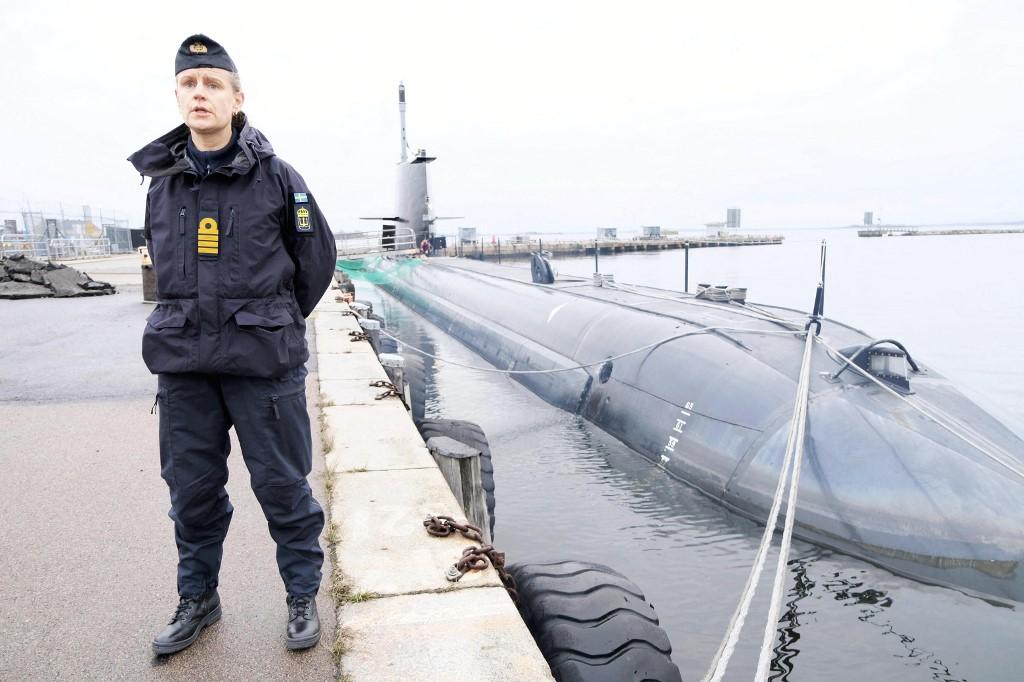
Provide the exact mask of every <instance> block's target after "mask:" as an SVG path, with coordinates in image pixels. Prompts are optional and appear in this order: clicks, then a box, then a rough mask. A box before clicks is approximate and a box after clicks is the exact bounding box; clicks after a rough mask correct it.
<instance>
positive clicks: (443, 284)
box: [339, 107, 1024, 608]
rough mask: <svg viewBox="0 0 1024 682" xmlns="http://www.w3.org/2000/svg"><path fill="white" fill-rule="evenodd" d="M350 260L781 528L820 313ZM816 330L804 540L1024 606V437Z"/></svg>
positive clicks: (850, 334)
mask: <svg viewBox="0 0 1024 682" xmlns="http://www.w3.org/2000/svg"><path fill="white" fill-rule="evenodd" d="M403 108H404V107H403ZM403 143H404V118H403ZM420 186H422V187H424V188H425V186H426V185H425V183H421V184H420ZM424 199H425V197H420V198H419V199H416V198H409V197H406V198H400V201H399V204H400V205H401V204H402V202H405V203H406V205H418V206H423V205H424ZM339 267H341V268H344V269H346V270H348V271H350V272H351V271H353V270H359V271H362V273H363V274H364V275H365V276H366V278H367V279H369V280H370V281H372V282H373V284H375V285H376V286H378V287H379V288H380V289H382V290H383V291H385V292H387V293H388V294H390V295H391V296H393V297H394V298H396V299H397V300H399V301H400V302H402V303H403V304H405V305H406V306H407V307H409V308H411V309H412V310H414V311H416V312H417V313H419V314H420V315H422V316H423V317H424V318H426V319H427V320H429V321H431V322H433V323H434V324H436V325H437V326H438V327H440V328H441V329H442V330H443V331H445V332H446V333H447V334H449V335H450V336H451V337H453V338H454V339H456V340H458V341H460V342H461V343H462V344H464V345H465V346H466V347H468V348H469V349H471V350H473V351H474V352H475V353H477V354H478V355H479V356H481V357H482V358H484V359H485V360H486V361H487V362H489V363H490V364H491V365H493V367H494V368H495V369H497V370H500V371H502V372H506V373H508V375H509V376H511V377H512V378H514V379H515V380H517V381H519V382H520V383H521V384H522V385H524V386H525V387H526V388H528V389H529V390H531V391H532V392H533V393H535V394H536V395H537V396H539V397H540V398H542V399H543V400H545V401H546V402H548V403H550V404H552V405H554V406H556V407H559V408H561V409H564V410H566V411H568V412H571V413H573V414H576V415H579V416H580V417H581V418H583V419H586V420H587V421H589V422H591V423H592V424H594V425H596V426H597V427H599V428H601V429H602V430H604V431H605V432H607V433H608V434H610V435H612V436H613V437H615V438H617V439H618V440H619V441H621V442H622V443H623V444H624V445H626V446H627V447H628V448H630V449H632V450H633V451H635V452H636V453H638V454H639V455H641V456H643V457H645V458H647V459H649V460H650V461H651V462H653V463H654V464H655V465H656V466H658V467H660V468H661V469H663V470H664V471H665V472H666V473H667V474H668V475H669V476H671V477H673V478H675V479H678V480H679V481H682V482H683V483H685V484H687V485H690V486H692V487H694V488H696V489H698V490H699V491H701V492H703V493H704V494H706V495H707V496H709V497H710V498H712V499H714V500H715V501H717V502H718V503H720V504H722V505H724V506H725V507H727V508H729V509H731V510H733V511H735V512H737V513H739V514H741V515H743V516H745V517H748V518H750V519H752V520H754V521H756V522H759V523H761V524H764V523H765V522H766V520H767V516H768V510H769V508H770V507H771V505H772V501H773V494H774V491H775V489H776V484H777V482H778V479H779V475H780V471H781V470H782V464H783V458H784V454H785V451H786V444H787V439H788V436H789V432H790V424H791V422H792V419H793V416H794V414H793V413H794V410H793V399H794V396H795V395H796V391H797V386H798V382H799V380H800V373H801V363H802V358H803V350H804V345H805V338H806V337H805V335H806V334H807V333H810V332H809V329H810V328H811V325H810V324H809V323H808V314H807V312H806V311H798V310H794V309H791V308H784V307H779V306H773V305H766V304H754V303H752V302H748V301H746V300H745V297H744V296H743V292H740V291H732V290H726V289H724V288H718V287H707V288H705V289H704V290H703V291H698V293H697V294H686V293H680V292H676V291H669V290H664V289H658V288H654V287H647V286H630V285H625V284H616V283H614V282H609V281H606V280H605V279H603V278H600V277H598V276H595V277H594V278H593V279H592V280H591V279H585V278H578V277H556V276H555V274H554V272H553V270H552V268H551V266H550V263H549V262H548V261H547V260H546V259H545V258H544V257H543V255H542V254H534V256H533V266H532V268H529V269H527V268H510V267H507V266H504V267H503V266H500V265H494V264H490V263H485V262H481V261H473V260H467V259H457V258H418V257H413V256H406V255H400V254H388V253H384V254H379V255H369V254H367V255H365V256H364V257H362V258H359V259H355V260H348V261H345V260H344V259H342V260H339ZM812 322H814V323H815V324H816V328H815V331H816V332H817V339H816V340H817V342H816V343H815V344H814V345H813V347H812V351H811V358H810V362H811V365H810V379H809V382H810V383H809V388H808V399H807V400H808V401H807V423H806V434H805V442H804V448H805V450H804V452H805V454H804V462H803V470H802V474H801V477H800V481H799V495H798V502H797V506H796V513H795V527H794V535H795V536H796V537H799V538H801V539H803V540H806V541H808V542H811V543H814V544H816V545H819V546H822V547H827V548H831V549H834V550H837V551H840V552H842V553H845V554H848V555H850V556H853V557H857V558H860V559H863V560H866V561H869V562H871V563H874V564H876V565H879V566H881V567H883V568H885V569H887V570H890V571H892V572H894V573H898V574H901V575H905V576H907V577H910V578H913V579H916V580H919V581H922V582H925V583H929V584H934V585H940V586H945V587H949V588H953V589H957V590H960V591H962V592H964V593H967V594H971V595H974V596H978V597H981V598H984V599H986V600H988V601H990V602H994V603H998V604H1002V605H1007V606H1010V607H1012V608H1016V604H1018V603H1020V602H1024V566H1022V562H1024V440H1022V439H1021V438H1020V437H1019V436H1018V435H1017V434H1015V433H1014V432H1013V431H1011V430H1010V429H1008V428H1007V427H1006V426H1004V425H1003V424H1002V423H1000V422H999V421H998V420H997V419H995V418H994V417H993V416H991V415H990V414H988V413H987V412H986V411H985V410H983V409H982V408H981V407H979V406H978V405H977V404H975V403H974V402H972V401H971V400H970V399H968V398H967V397H966V396H965V395H964V394H963V393H961V392H960V391H959V390H957V388H956V387H955V386H954V385H953V384H952V382H950V380H949V379H947V378H946V377H944V376H943V375H941V374H940V373H939V372H937V371H936V370H935V369H933V368H931V367H929V366H928V365H927V364H926V363H924V362H923V361H922V360H921V359H920V358H917V357H914V356H913V355H912V354H911V353H910V352H909V351H908V349H907V348H904V347H903V345H902V344H900V343H899V342H898V341H895V340H892V339H878V338H875V337H872V336H871V335H869V334H867V333H865V332H864V331H861V330H859V329H856V328H854V327H851V326H849V325H846V324H843V323H841V322H839V321H836V320H832V319H829V318H826V317H823V316H822V317H820V318H816V319H814V320H812ZM399 341H401V339H399ZM410 352H413V351H411V350H410Z"/></svg>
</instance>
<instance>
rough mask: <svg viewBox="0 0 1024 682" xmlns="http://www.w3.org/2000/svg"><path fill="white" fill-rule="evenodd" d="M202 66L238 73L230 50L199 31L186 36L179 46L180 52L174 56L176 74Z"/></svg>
mask: <svg viewBox="0 0 1024 682" xmlns="http://www.w3.org/2000/svg"><path fill="white" fill-rule="evenodd" d="M201 66H206V67H210V68H213V69H224V70H225V71H230V72H232V73H238V69H236V68H235V63H234V62H233V61H231V57H229V56H228V51H227V50H225V49H224V48H223V47H221V44H220V43H218V42H217V41H216V40H213V39H212V38H207V37H206V36H204V35H203V34H202V33H197V34H195V35H194V36H189V37H188V38H185V41H184V42H183V43H182V44H181V47H179V48H178V54H177V56H176V57H175V58H174V75H175V76H177V75H178V74H179V73H181V72H182V71H184V70H185V69H198V68H199V67H201Z"/></svg>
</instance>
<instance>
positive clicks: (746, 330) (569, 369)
mask: <svg viewBox="0 0 1024 682" xmlns="http://www.w3.org/2000/svg"><path fill="white" fill-rule="evenodd" d="M715 332H732V333H739V334H744V333H746V334H785V335H786V336H792V335H794V334H802V333H803V332H797V331H795V330H794V331H777V330H765V329H753V328H750V327H702V328H701V329H696V330H694V331H689V332H683V333H682V334H673V335H672V336H667V337H665V338H664V339H661V340H660V341H655V342H654V343H648V344H647V345H644V346H640V347H639V348H634V349H633V350H629V351H626V352H625V353H619V354H618V355H612V356H609V357H607V358H602V359H600V360H595V361H594V362H585V363H582V364H579V365H572V366H571V367H556V368H554V369H499V368H497V367H481V366H479V365H469V364H466V363H464V362H456V361H455V360H449V359H447V358H442V357H440V356H437V355H434V354H433V353H429V352H427V351H425V350H423V349H422V348H417V347H416V346H414V345H412V344H411V343H408V342H407V341H403V340H402V339H400V338H398V337H397V336H395V335H394V334H391V333H389V332H386V331H384V330H383V329H381V330H380V333H381V336H386V337H388V338H389V339H394V340H395V341H398V342H399V343H401V344H402V346H404V347H405V348H408V349H409V350H412V351H415V352H417V353H419V354H420V355H423V356H426V357H428V358H432V359H434V360H437V361H438V362H443V363H447V364H449V365H455V366H456V367H464V368H466V369H473V370H476V371H478V372H493V373H495V374H555V373H557V372H573V371H575V370H577V369H585V368H587V367H596V366H597V365H603V364H604V363H606V362H613V361H615V360H619V359H621V358H625V357H629V356H630V355H636V354H637V353H642V352H644V351H646V350H652V349H654V348H657V347H658V346H661V345H664V344H666V343H668V342H670V341H676V340H678V339H685V338H686V337H688V336H697V335H700V334H712V333H715Z"/></svg>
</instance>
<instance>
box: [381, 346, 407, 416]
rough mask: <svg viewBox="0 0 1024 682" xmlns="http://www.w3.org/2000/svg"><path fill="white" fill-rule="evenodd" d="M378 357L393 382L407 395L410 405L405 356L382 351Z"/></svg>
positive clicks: (399, 390)
mask: <svg viewBox="0 0 1024 682" xmlns="http://www.w3.org/2000/svg"><path fill="white" fill-rule="evenodd" d="M377 359H378V360H380V364H381V366H383V367H384V372H385V373H387V375H388V379H390V380H391V383H392V384H394V386H395V388H396V389H398V392H399V393H401V394H402V395H403V396H405V404H406V405H410V404H411V403H410V396H409V387H408V385H407V384H406V383H405V358H403V357H402V356H401V355H399V354H398V353H381V354H380V355H378V356H377Z"/></svg>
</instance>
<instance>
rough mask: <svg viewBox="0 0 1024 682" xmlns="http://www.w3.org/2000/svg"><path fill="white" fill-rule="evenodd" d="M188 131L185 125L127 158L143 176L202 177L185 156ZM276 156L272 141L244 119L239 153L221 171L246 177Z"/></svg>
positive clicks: (240, 131) (239, 133) (239, 136)
mask: <svg viewBox="0 0 1024 682" xmlns="http://www.w3.org/2000/svg"><path fill="white" fill-rule="evenodd" d="M188 136H189V129H188V126H186V125H185V124H184V123H182V124H181V125H180V126H178V127H177V128H175V129H174V130H171V131H170V132H168V133H166V134H164V135H161V136H160V137H158V138H157V139H155V140H153V141H152V142H150V143H149V144H147V145H146V146H144V147H143V148H142V149H140V150H139V151H137V152H135V153H134V154H132V155H131V156H129V157H128V161H130V162H131V164H132V165H133V166H135V170H137V171H138V172H139V173H140V174H142V175H148V176H149V177H151V178H159V177H163V176H166V175H177V174H179V173H184V172H189V173H193V174H196V175H199V173H198V171H197V169H196V168H195V167H194V166H193V165H192V161H191V160H190V159H189V158H188V154H186V153H185V147H186V145H187V143H188ZM273 155H274V148H273V147H272V146H271V145H270V141H269V140H267V138H266V137H265V136H264V135H263V133H261V132H260V131H259V130H257V129H256V128H253V127H252V126H250V125H249V119H248V118H246V117H245V115H244V114H243V115H242V126H241V129H240V130H239V131H238V153H237V154H235V158H234V159H233V160H232V161H231V163H230V164H228V165H227V166H224V167H223V168H222V169H221V171H226V172H228V173H236V174H238V175H245V174H246V173H248V172H249V171H250V170H252V168H253V166H254V165H256V166H258V165H259V164H260V161H261V160H262V159H267V158H270V157H271V156H273Z"/></svg>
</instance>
